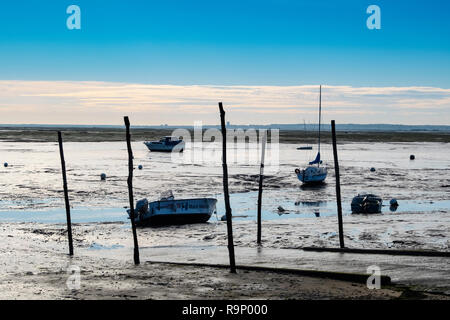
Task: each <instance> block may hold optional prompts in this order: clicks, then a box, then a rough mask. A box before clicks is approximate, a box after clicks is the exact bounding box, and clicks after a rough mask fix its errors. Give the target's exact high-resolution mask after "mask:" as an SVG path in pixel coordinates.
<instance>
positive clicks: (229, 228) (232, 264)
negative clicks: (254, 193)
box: [219, 102, 236, 273]
mask: <svg viewBox="0 0 450 320" xmlns="http://www.w3.org/2000/svg"><path fill="white" fill-rule="evenodd" d="M219 110H220V123H221V126H222V167H223V193H224V198H225V211H226V217H227V233H228V252H229V254H230V271H231V273H236V263H235V260H234V243H233V225H232V221H231V219H232V215H231V207H230V194H229V193H228V167H227V129H226V127H225V111H224V110H223V106H222V102H219Z"/></svg>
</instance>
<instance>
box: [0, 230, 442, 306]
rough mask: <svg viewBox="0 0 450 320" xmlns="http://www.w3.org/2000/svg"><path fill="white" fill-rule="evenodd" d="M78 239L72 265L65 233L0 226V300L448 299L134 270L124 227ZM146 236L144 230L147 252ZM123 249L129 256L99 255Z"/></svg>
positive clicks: (176, 270)
mask: <svg viewBox="0 0 450 320" xmlns="http://www.w3.org/2000/svg"><path fill="white" fill-rule="evenodd" d="M74 232H75V233H74V243H75V256H74V257H72V258H70V257H68V255H67V254H66V252H67V243H66V234H65V231H64V225H51V224H34V223H8V224H6V223H3V224H0V243H2V246H1V247H0V265H1V266H2V273H1V275H0V299H398V298H400V299H403V298H404V299H408V298H414V299H449V297H448V296H446V295H442V294H431V293H425V292H419V291H415V290H413V291H411V290H409V289H408V288H406V287H398V286H390V287H386V288H381V289H379V290H369V289H367V288H366V286H365V285H363V284H358V283H352V282H344V281H338V280H332V279H323V278H314V277H305V276H298V275H290V274H280V273H275V272H265V271H264V272H263V271H242V270H238V273H237V274H230V273H229V272H228V270H225V269H222V268H214V267H199V266H177V265H169V264H164V263H150V262H148V259H146V258H145V256H144V255H141V265H140V266H134V264H133V263H132V258H131V252H132V250H131V237H130V230H129V229H128V228H126V226H125V225H124V224H121V223H112V224H107V223H106V224H105V223H103V224H96V225H94V224H83V225H75V226H74ZM146 232H152V231H151V230H150V231H149V230H148V229H147V230H142V229H141V230H139V234H140V239H141V245H142V246H143V247H145V245H146V244H147V243H148V241H146V240H145V239H146ZM122 246H123V248H124V249H127V248H128V249H129V250H128V252H129V253H128V254H125V255H122V256H120V257H119V256H117V255H115V254H113V255H109V254H106V255H105V254H102V252H105V251H108V250H115V248H122ZM111 256H114V258H111ZM69 265H72V266H73V265H75V266H78V267H79V268H80V271H81V272H80V276H81V278H80V288H79V289H76V290H69V289H68V288H67V286H66V281H67V279H68V277H69V275H68V273H67V268H68V266H69Z"/></svg>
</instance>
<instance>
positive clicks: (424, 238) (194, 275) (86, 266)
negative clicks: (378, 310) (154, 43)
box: [0, 129, 450, 299]
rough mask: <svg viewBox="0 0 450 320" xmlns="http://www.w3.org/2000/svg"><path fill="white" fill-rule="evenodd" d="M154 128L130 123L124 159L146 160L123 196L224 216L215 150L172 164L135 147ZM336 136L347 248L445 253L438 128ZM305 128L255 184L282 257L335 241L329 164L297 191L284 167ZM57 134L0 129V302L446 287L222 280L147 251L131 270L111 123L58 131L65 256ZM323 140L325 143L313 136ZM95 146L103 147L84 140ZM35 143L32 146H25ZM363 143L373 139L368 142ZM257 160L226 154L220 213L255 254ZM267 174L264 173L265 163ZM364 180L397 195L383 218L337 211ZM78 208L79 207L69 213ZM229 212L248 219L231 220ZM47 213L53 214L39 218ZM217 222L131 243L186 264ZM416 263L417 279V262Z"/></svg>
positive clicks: (217, 238)
mask: <svg viewBox="0 0 450 320" xmlns="http://www.w3.org/2000/svg"><path fill="white" fill-rule="evenodd" d="M166 134H170V132H164V131H161V130H155V131H148V130H147V131H146V130H142V131H141V132H139V130H135V131H134V134H133V136H134V139H135V142H133V151H134V155H135V163H136V164H139V163H140V164H143V166H144V169H143V170H136V172H135V188H134V191H135V199H136V200H137V199H139V198H142V197H147V198H149V199H152V200H153V199H155V198H156V197H157V196H158V193H159V192H160V191H164V190H166V189H172V190H173V191H174V193H175V195H176V197H177V198H183V197H193V196H214V197H216V198H218V199H219V204H218V215H217V216H218V218H220V216H221V215H223V214H224V211H223V208H222V207H221V205H222V204H221V203H220V201H222V200H223V195H222V194H221V192H222V175H221V166H220V152H219V157H218V159H219V160H218V161H219V162H217V161H209V160H210V159H208V158H206V157H205V158H206V159H204V160H205V161H204V162H203V163H200V164H197V163H193V164H188V165H182V164H178V163H174V162H171V161H170V158H168V156H167V155H166V154H154V153H149V152H148V150H146V148H145V146H143V144H142V140H144V139H145V140H147V139H148V140H151V139H154V138H159V137H160V136H161V135H166ZM340 134H342V135H341V136H340V137H339V138H338V139H339V141H340V142H342V144H341V145H340V147H339V152H340V153H339V155H340V160H341V163H342V164H341V168H342V169H341V170H342V171H341V172H342V177H341V183H342V184H341V187H342V196H343V203H344V210H346V212H344V231H345V243H346V246H348V247H358V248H361V247H362V248H383V249H386V248H388V249H424V250H440V251H449V250H450V241H449V240H448V239H450V220H449V219H450V216H449V214H448V213H449V210H448V205H449V204H448V195H449V192H450V189H449V185H450V183H449V180H448V170H449V169H450V168H449V167H448V151H446V150H448V148H447V143H445V142H449V139H448V137H449V135H447V134H445V133H379V132H378V133H367V132H366V133H355V132H348V133H345V132H342V133H340ZM327 135H328V133H326V134H325V136H327ZM304 136H305V133H304V132H297V133H296V132H289V134H287V136H284V133H283V132H281V134H280V137H281V140H282V141H284V142H287V143H286V144H280V155H281V158H280V164H279V171H276V172H274V173H270V172H269V173H268V174H267V176H266V179H265V184H264V196H263V197H264V198H263V247H264V248H268V249H271V250H273V252H277V250H279V252H280V255H281V254H282V253H281V251H282V250H299V249H300V248H302V247H305V246H327V247H336V246H337V244H338V236H337V226H336V216H335V203H334V201H335V198H334V197H335V190H334V176H333V174H332V167H330V169H329V170H330V173H329V177H328V178H327V182H328V184H327V185H325V186H324V187H323V188H320V189H306V188H302V187H300V183H299V181H298V180H297V178H296V177H295V175H294V174H293V168H295V167H296V166H298V165H300V164H301V163H305V162H306V160H307V159H308V157H309V156H314V154H312V155H310V154H308V153H305V152H298V151H297V150H296V149H295V146H294V145H293V144H289V143H296V144H298V143H299V141H300V140H301V139H299V137H304ZM55 137H56V134H55V133H54V131H52V130H34V131H33V130H25V131H20V130H17V129H15V130H10V131H1V132H0V140H1V141H2V145H1V151H2V152H1V153H2V155H5V157H6V156H7V158H5V159H2V162H3V161H8V162H9V163H10V166H8V167H7V168H3V167H1V168H0V173H1V175H0V178H1V179H0V186H1V188H0V209H1V210H0V213H1V216H0V217H1V220H0V221H2V222H1V223H0V243H1V246H0V265H1V268H2V272H1V273H0V298H5V299H96V298H105V299H107V298H120V299H124V298H125V299H128V298H129V299H140V298H150V299H185V298H192V299H210V298H216V299H222V298H232V299H254V298H261V299H330V298H339V299H395V298H399V297H400V298H407V297H410V298H425V299H436V298H437V299H447V298H448V295H444V294H440V293H437V294H430V293H429V291H430V290H431V291H439V290H440V289H439V288H437V286H436V288H433V283H434V282H430V283H431V284H430V285H431V288H428V290H427V293H425V292H420V291H422V289H417V288H413V289H414V291H417V290H419V292H418V293H417V292H416V293H414V292H412V293H411V292H410V291H405V289H404V288H399V287H389V288H384V289H383V290H368V289H367V288H366V287H365V285H362V284H357V283H348V282H342V281H336V280H331V279H319V278H310V277H303V276H295V275H287V274H278V273H273V272H262V271H258V272H256V271H248V272H240V273H239V274H238V275H231V274H229V273H228V272H227V271H226V270H223V269H220V268H219V269H218V268H213V267H193V266H174V265H167V264H161V263H157V264H149V263H148V262H146V261H149V260H151V259H150V258H146V257H145V254H143V259H142V264H141V266H139V267H135V266H134V265H133V264H132V257H131V252H132V250H131V248H132V242H131V231H130V229H129V222H128V221H127V220H126V214H125V208H124V207H125V206H126V205H127V204H128V203H127V200H128V198H127V196H128V195H127V188H126V176H127V170H126V169H127V168H126V163H127V162H126V157H127V154H126V150H125V145H124V143H123V130H119V129H117V130H111V131H108V130H106V129H105V130H101V132H99V131H95V130H94V131H90V130H86V129H83V130H73V132H72V131H70V130H69V131H68V132H65V135H64V137H65V141H66V143H65V152H66V163H67V166H68V178H69V189H70V190H69V194H70V198H71V204H72V206H73V215H72V218H73V219H74V220H73V221H80V222H86V223H75V224H74V226H73V230H74V244H75V254H76V255H75V257H74V258H69V257H68V256H67V254H66V253H67V242H66V241H67V239H66V233H65V225H64V224H57V223H60V222H63V221H64V213H63V211H64V210H63V208H64V203H63V200H62V194H61V176H60V163H59V157H58V150H57V145H56V144H55ZM314 138H315V133H310V139H311V142H313V139H314ZM327 139H329V137H326V138H325V141H327ZM107 140H108V141H113V142H105V143H95V142H92V143H91V142H86V141H107ZM18 141H19V142H18ZM20 141H22V142H20ZM35 141H40V142H39V143H33V144H31V143H28V142H35ZM71 141H74V142H71ZM76 141H80V142H76ZM114 141H116V142H114ZM306 141H309V140H307V139H306V140H301V143H304V142H306ZM345 141H348V142H349V143H344V142H345ZM369 141H377V143H370V144H367V143H366V142H369ZM382 141H387V142H388V143H384V142H382ZM391 141H400V142H399V143H392V142H391ZM401 141H414V142H411V143H409V142H408V143H403V142H401ZM417 141H434V142H430V143H428V142H426V143H425V142H420V143H418V142H417ZM323 150H324V151H323V153H324V154H325V155H326V154H327V153H328V155H330V146H329V145H327V144H325V145H324V146H323ZM312 153H314V151H312ZM411 153H414V154H416V156H417V159H416V160H415V161H413V162H411V161H410V160H409V154H411ZM185 154H189V153H188V152H185ZM330 159H331V158H330V157H328V160H330ZM206 160H208V161H206ZM329 162H331V161H329ZM331 164H332V162H331ZM372 166H373V167H376V172H370V171H369V168H370V167H372ZM258 168H259V167H258V165H257V163H256V164H255V163H251V164H249V163H247V162H245V161H242V162H239V161H238V162H237V163H236V164H234V165H230V168H229V169H230V190H231V192H232V193H233V194H232V208H233V213H234V215H235V216H236V217H237V219H236V220H237V221H235V223H234V237H235V245H236V247H237V248H239V249H243V250H247V249H249V248H250V249H252V250H255V233H256V225H255V219H254V214H255V208H256V207H255V206H256V201H255V192H254V190H256V188H257V177H258V175H257V173H258V170H259V169H258ZM267 169H268V171H269V167H267ZM101 172H106V173H107V175H108V178H107V180H106V181H100V179H99V174H100V173H101ZM430 177H432V179H430ZM186 185H189V188H187V187H186ZM365 188H369V190H373V191H374V192H375V193H378V194H380V195H381V196H382V197H383V199H384V200H389V199H390V198H391V197H396V198H397V199H398V200H399V202H400V207H399V209H398V211H397V212H389V211H388V210H387V209H386V208H383V214H381V215H368V216H365V215H357V216H356V215H351V214H350V213H349V212H347V211H348V210H347V209H348V208H347V207H348V206H347V205H348V204H349V203H350V201H351V198H352V197H353V196H354V195H355V194H356V193H357V192H359V191H365V190H364V189H365ZM366 190H367V189H366ZM280 205H281V206H283V208H285V209H286V210H285V211H284V212H282V213H280V212H278V211H277V207H278V206H280ZM83 208H84V209H86V210H85V211H84V212H83V213H81V211H80V210H81V209H83ZM33 210H36V212H32V211H33ZM52 210H59V211H61V212H62V214H59V213H58V215H56V214H54V212H53V211H52ZM96 210H97V211H96ZM421 210H423V211H421ZM61 212H60V213H61ZM318 212H320V217H318V218H316V217H315V213H318ZM240 215H241V216H242V215H244V216H245V215H248V217H247V218H238V217H239V216H240ZM53 216H55V221H51V219H53V218H52V217H53ZM60 216H62V219H61V217H60ZM27 219H28V220H27ZM46 219H50V221H46ZM217 220H219V219H217V218H216V216H213V217H212V218H211V220H210V223H207V224H199V225H190V226H179V227H163V228H157V229H139V230H138V234H139V241H140V246H141V247H142V250H143V252H144V253H145V252H154V251H152V250H158V252H159V253H161V252H164V250H165V248H168V247H171V250H179V251H181V252H183V250H186V256H184V255H181V258H182V259H184V258H186V259H185V261H188V262H189V261H195V259H196V256H195V255H194V256H193V255H191V254H190V253H192V248H197V247H202V246H208V247H212V248H220V247H222V248H223V247H224V246H226V239H227V238H226V227H225V223H224V222H220V221H217ZM20 221H27V222H23V223H20ZM31 221H32V222H31ZM105 221H112V222H110V223H106V222H105ZM37 222H41V223H37ZM43 222H46V223H43ZM167 250H168V251H169V249H167ZM194 251H195V250H194ZM188 253H189V255H188ZM320 256H321V253H317V260H316V261H320ZM273 257H274V258H273V261H269V262H271V263H275V262H277V260H278V259H277V257H276V255H275V256H273ZM278 258H281V257H278ZM280 260H281V259H280ZM285 260H286V259H285ZM287 262H289V263H292V261H287ZM294 262H295V261H294ZM393 263H394V264H395V258H393ZM74 264H75V265H77V266H79V267H80V268H81V277H82V280H81V281H82V282H81V288H80V290H77V291H71V290H68V289H67V287H66V285H65V282H66V280H67V278H68V275H67V273H66V270H67V267H68V265H74ZM411 266H412V267H414V264H412V265H411ZM411 266H410V267H411ZM439 267H440V265H439ZM442 269H443V271H442V272H444V278H446V279H447V278H450V273H449V271H448V270H449V268H448V267H447V266H445V267H444V268H442ZM417 270H418V272H419V273H421V275H423V276H425V277H426V276H427V269H426V267H425V269H420V270H419V269H417ZM363 272H364V271H363ZM186 274H188V275H189V277H186ZM433 281H434V280H433ZM433 289H436V290H433Z"/></svg>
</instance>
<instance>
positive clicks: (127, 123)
mask: <svg viewBox="0 0 450 320" xmlns="http://www.w3.org/2000/svg"><path fill="white" fill-rule="evenodd" d="M124 121H125V127H126V130H127V132H126V139H127V149H128V181H127V182H128V197H129V200H130V220H131V228H132V229H133V240H134V264H139V263H140V260H139V244H138V240H137V233H136V224H135V222H134V199H133V151H132V150H131V135H130V120H129V119H128V117H124Z"/></svg>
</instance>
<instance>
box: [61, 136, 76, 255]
mask: <svg viewBox="0 0 450 320" xmlns="http://www.w3.org/2000/svg"><path fill="white" fill-rule="evenodd" d="M58 142H59V155H60V157H61V169H62V178H63V188H64V201H65V203H66V217H67V237H68V238H69V255H71V256H73V242H72V221H71V219H70V203H69V192H68V190H67V177H66V161H65V160H64V149H63V141H62V135H61V131H58Z"/></svg>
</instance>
